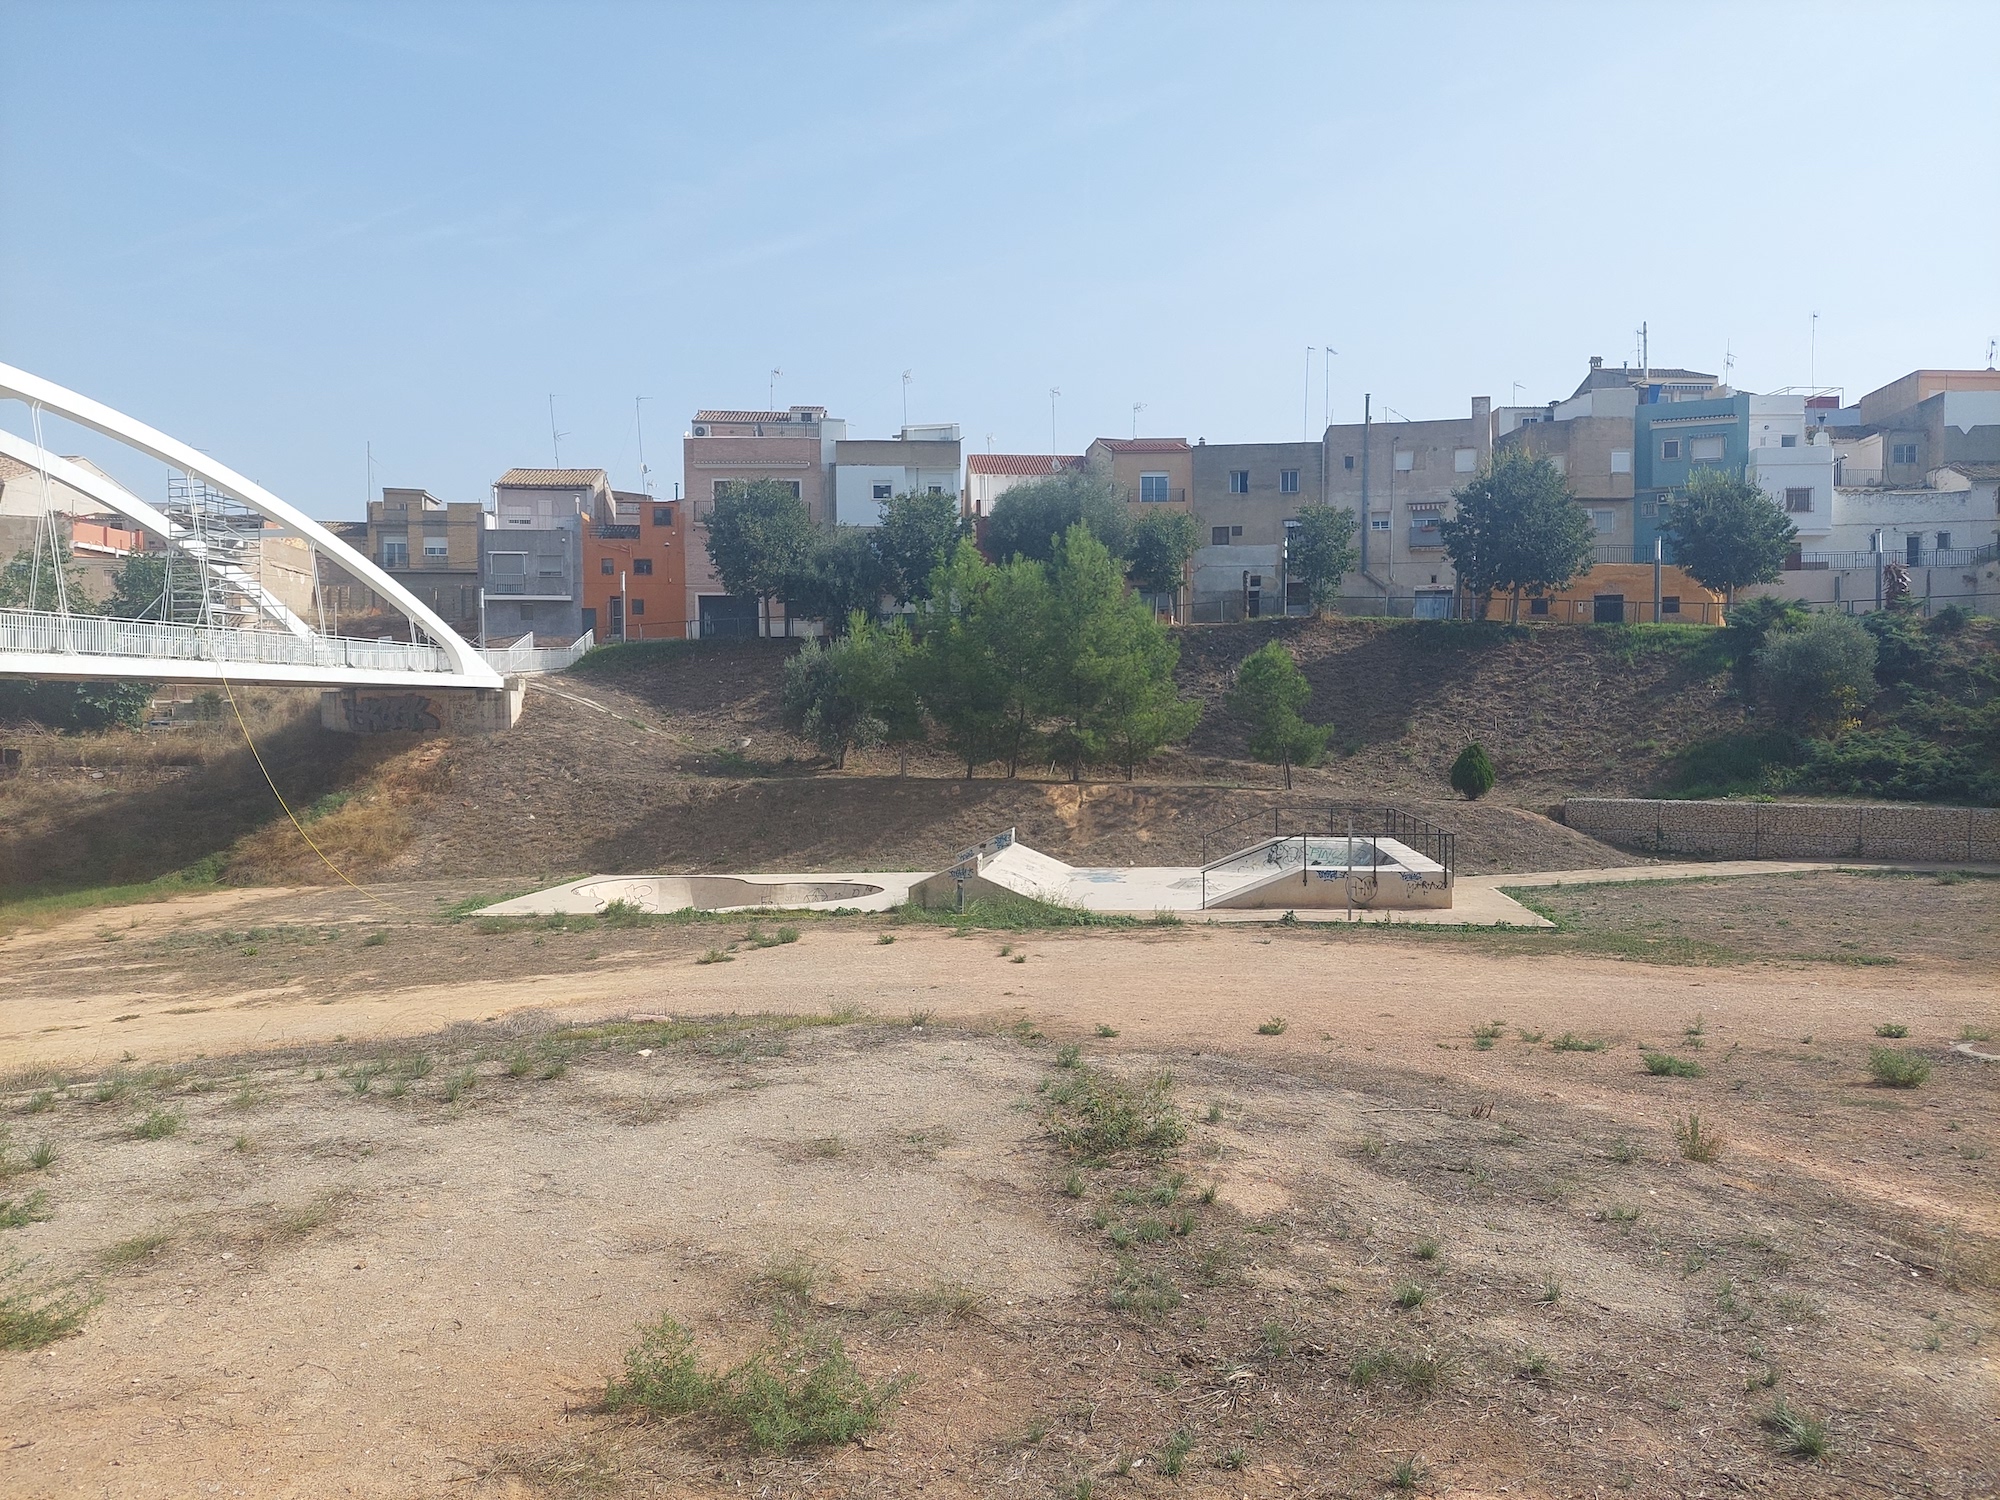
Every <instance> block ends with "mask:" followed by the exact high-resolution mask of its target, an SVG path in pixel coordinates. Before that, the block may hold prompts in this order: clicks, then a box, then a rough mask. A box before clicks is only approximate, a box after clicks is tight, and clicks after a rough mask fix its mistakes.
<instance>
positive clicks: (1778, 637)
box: [1757, 614, 1875, 732]
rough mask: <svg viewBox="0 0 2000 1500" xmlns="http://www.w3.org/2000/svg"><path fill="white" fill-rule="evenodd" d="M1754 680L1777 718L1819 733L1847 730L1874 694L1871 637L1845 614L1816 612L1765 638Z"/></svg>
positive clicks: (1758, 655)
mask: <svg viewBox="0 0 2000 1500" xmlns="http://www.w3.org/2000/svg"><path fill="white" fill-rule="evenodd" d="M1757 678H1758V684H1759V687H1760V689H1761V691H1762V694H1763V697H1764V700H1765V702H1766V703H1768V704H1769V705H1770V707H1771V710H1772V712H1773V713H1775V714H1776V715H1777V716H1778V718H1779V720H1780V721H1781V722H1783V723H1785V724H1787V725H1790V726H1792V727H1794V728H1799V729H1804V730H1808V731H1818V732H1824V731H1828V730H1839V729H1842V728H1845V727H1846V726H1847V725H1849V724H1851V723H1852V722H1853V721H1854V719H1855V718H1856V716H1857V715H1859V713H1860V712H1861V710H1862V708H1863V707H1864V706H1865V705H1866V704H1867V702H1868V700H1869V699H1870V698H1871V697H1873V696H1874V693H1875V638H1874V637H1873V636H1871V635H1869V633H1868V632H1867V631H1866V630H1864V629H1862V627H1861V626H1860V625H1859V624H1857V623H1856V622H1855V621H1854V620H1853V619H1852V618H1851V617H1849V616H1847V615H1839V614H1820V615H1814V616H1813V617H1812V618H1811V619H1810V620H1808V621H1807V622H1806V623H1805V624H1803V625H1801V626H1799V627H1798V628H1797V629H1795V630H1784V631H1779V632H1776V633H1775V634H1773V635H1771V636H1770V637H1768V638H1767V639H1766V640H1765V642H1764V645H1763V648H1762V649H1761V650H1759V651H1758V653H1757Z"/></svg>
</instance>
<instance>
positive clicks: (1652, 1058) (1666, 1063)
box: [1643, 1052, 1701, 1078]
mask: <svg viewBox="0 0 2000 1500" xmlns="http://www.w3.org/2000/svg"><path fill="white" fill-rule="evenodd" d="M1643 1055H1644V1057H1645V1059H1646V1071H1647V1072H1648V1073H1651V1074H1652V1075H1653V1076H1654V1077H1655V1078H1699V1077H1701V1064H1700V1063H1698V1062H1696V1061H1694V1060H1693V1059H1692V1058H1687V1057H1675V1056H1674V1055H1673V1053H1671V1052H1647V1053H1645V1054H1643Z"/></svg>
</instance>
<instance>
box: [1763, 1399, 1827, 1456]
mask: <svg viewBox="0 0 2000 1500" xmlns="http://www.w3.org/2000/svg"><path fill="white" fill-rule="evenodd" d="M1758 1423H1759V1425H1760V1426H1762V1427H1764V1428H1766V1429H1767V1430H1768V1431H1771V1432H1775V1433H1776V1434H1777V1435H1778V1438H1779V1441H1780V1442H1781V1443H1782V1444H1783V1445H1784V1451H1785V1452H1787V1453H1789V1454H1791V1455H1792V1456H1793V1457H1794V1458H1824V1457H1826V1455H1827V1453H1828V1452H1829V1451H1830V1450H1831V1449H1832V1447H1833V1444H1832V1442H1831V1441H1830V1440H1829V1439H1828V1437H1827V1435H1826V1423H1824V1422H1822V1421H1819V1420H1818V1419H1817V1418H1814V1417H1809V1416H1807V1415H1806V1414H1805V1413H1804V1412H1802V1411H1798V1410H1796V1409H1794V1408H1793V1407H1791V1406H1790V1405H1788V1404H1787V1403H1786V1401H1785V1398H1784V1397H1783V1396H1780V1397H1779V1398H1778V1399H1777V1401H1776V1403H1775V1404H1773V1406H1772V1407H1771V1409H1770V1410H1769V1411H1767V1412H1765V1413H1764V1415H1763V1416H1762V1417H1760V1418H1759V1419H1758Z"/></svg>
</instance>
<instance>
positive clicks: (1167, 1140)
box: [1048, 1065, 1188, 1156]
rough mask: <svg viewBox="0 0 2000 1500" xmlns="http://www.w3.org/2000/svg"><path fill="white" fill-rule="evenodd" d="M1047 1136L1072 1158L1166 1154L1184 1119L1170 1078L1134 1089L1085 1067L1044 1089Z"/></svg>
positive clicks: (1182, 1131)
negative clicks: (1132, 1152)
mask: <svg viewBox="0 0 2000 1500" xmlns="http://www.w3.org/2000/svg"><path fill="white" fill-rule="evenodd" d="M1049 1102H1050V1104H1051V1106H1052V1108H1051V1110H1050V1113H1049V1118H1048V1128H1049V1133H1050V1134H1051V1135H1053V1136H1054V1137H1055V1140H1056V1143H1057V1144H1058V1145H1059V1146H1061V1147H1062V1148H1063V1149H1064V1150H1066V1151H1068V1152H1070V1153H1071V1154H1072V1155H1074V1156H1108V1155H1110V1154H1112V1153H1113V1152H1118V1151H1130V1150H1138V1151H1147V1152H1152V1153H1155V1154H1157V1153H1160V1152H1165V1151H1171V1150H1172V1149H1173V1148H1174V1147H1176V1146H1178V1145H1180V1144H1181V1142H1182V1141H1185V1140H1186V1139H1187V1131H1188V1126H1187V1120H1186V1119H1185V1118H1183V1116H1182V1115H1181V1113H1180V1111H1179V1110H1177V1109H1175V1108H1174V1103H1173V1075H1172V1074H1171V1073H1161V1074H1159V1075H1157V1076H1156V1077H1154V1078H1152V1079H1150V1080H1149V1081H1147V1082H1146V1083H1145V1084H1143V1085H1141V1086H1137V1087H1135V1086H1134V1085H1133V1084H1131V1083H1129V1082H1127V1081H1126V1080H1124V1079H1122V1078H1119V1077H1116V1076H1115V1075H1113V1074H1110V1073H1106V1072H1104V1071H1102V1070H1101V1069H1097V1068H1093V1067H1090V1066H1088V1065H1085V1066H1083V1067H1078V1068H1072V1069H1069V1070H1068V1071H1067V1074H1066V1076H1065V1077H1064V1078H1063V1080H1062V1082H1060V1083H1058V1084H1057V1085H1056V1086H1055V1087H1054V1088H1052V1089H1050V1090H1049Z"/></svg>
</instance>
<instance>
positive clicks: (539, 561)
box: [515, 553, 569, 578]
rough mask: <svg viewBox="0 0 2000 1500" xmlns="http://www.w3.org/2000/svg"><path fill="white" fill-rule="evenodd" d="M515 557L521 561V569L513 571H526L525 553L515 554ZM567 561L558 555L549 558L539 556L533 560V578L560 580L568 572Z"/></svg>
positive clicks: (547, 556)
mask: <svg viewBox="0 0 2000 1500" xmlns="http://www.w3.org/2000/svg"><path fill="white" fill-rule="evenodd" d="M516 556H519V557H520V558H521V559H522V562H521V567H519V568H517V569H516V570H515V571H516V572H524V571H526V568H527V555H526V554H525V553H517V554H516ZM568 561H569V560H568V559H567V558H565V557H562V556H560V555H557V556H549V555H547V554H544V555H542V556H539V557H537V558H536V559H535V576H536V577H537V578H561V577H562V576H563V575H564V574H565V573H567V572H569V568H568V566H567V564H568Z"/></svg>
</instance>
